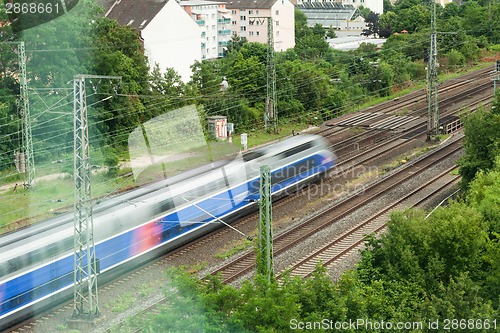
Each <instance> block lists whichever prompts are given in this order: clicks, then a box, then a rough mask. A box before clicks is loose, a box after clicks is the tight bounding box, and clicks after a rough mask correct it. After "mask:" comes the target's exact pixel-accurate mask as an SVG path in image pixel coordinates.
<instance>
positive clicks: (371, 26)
mask: <svg viewBox="0 0 500 333" xmlns="http://www.w3.org/2000/svg"><path fill="white" fill-rule="evenodd" d="M365 22H366V29H363V32H362V33H361V35H363V36H367V37H369V36H371V35H374V36H375V37H378V35H379V33H380V23H379V15H378V14H376V13H374V12H372V11H370V13H369V14H368V15H367V16H366V17H365Z"/></svg>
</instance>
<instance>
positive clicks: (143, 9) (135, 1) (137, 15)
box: [105, 0, 175, 30]
mask: <svg viewBox="0 0 500 333" xmlns="http://www.w3.org/2000/svg"><path fill="white" fill-rule="evenodd" d="M168 1H169V0H116V1H115V2H114V3H113V4H112V5H111V7H110V8H109V9H108V10H107V12H106V15H105V16H106V17H109V18H112V19H115V20H117V21H118V23H119V24H121V25H128V26H131V27H132V28H135V29H137V30H142V29H144V28H145V27H146V26H147V25H148V24H149V23H150V22H151V20H152V19H153V18H154V17H155V16H156V15H157V14H158V13H159V12H160V10H161V9H162V8H163V7H164V6H165V5H166V3H167V2H168ZM170 1H175V0H170Z"/></svg>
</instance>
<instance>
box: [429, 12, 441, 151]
mask: <svg viewBox="0 0 500 333" xmlns="http://www.w3.org/2000/svg"><path fill="white" fill-rule="evenodd" d="M436 35H437V32H436V3H435V2H433V3H432V16H431V48H430V51H429V61H428V63H427V116H428V121H427V141H430V140H432V139H434V138H435V137H436V136H437V135H438V132H439V105H438V71H437V66H438V64H437V41H436V40H437V38H436Z"/></svg>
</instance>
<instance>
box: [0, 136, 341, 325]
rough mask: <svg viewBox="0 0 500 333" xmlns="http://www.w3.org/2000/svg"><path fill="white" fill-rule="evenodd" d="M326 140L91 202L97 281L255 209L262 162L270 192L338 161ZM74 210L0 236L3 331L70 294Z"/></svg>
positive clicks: (296, 141)
mask: <svg viewBox="0 0 500 333" xmlns="http://www.w3.org/2000/svg"><path fill="white" fill-rule="evenodd" d="M335 161H336V157H335V155H334V154H333V152H331V151H330V150H329V149H328V146H327V144H326V142H325V140H324V139H323V138H322V137H320V136H315V135H298V136H294V137H291V138H289V139H286V140H283V141H280V142H277V143H274V144H271V145H268V146H266V147H264V148H261V149H257V150H254V151H252V152H250V153H248V154H244V155H241V156H239V157H238V158H236V159H235V160H233V161H231V162H219V163H218V164H217V165H212V166H209V167H208V166H207V167H203V168H198V169H195V170H192V171H190V172H186V173H183V174H181V175H178V176H175V177H172V178H170V179H168V180H164V181H161V182H159V183H156V184H155V185H151V186H149V187H144V188H140V189H138V190H135V191H131V192H130V193H126V194H123V195H120V196H116V197H114V198H110V199H108V200H106V201H104V202H102V203H99V204H96V205H95V206H94V240H95V253H96V258H97V260H98V263H99V276H98V278H99V281H101V282H102V281H103V280H107V279H110V278H113V277H116V276H118V275H120V274H123V272H125V271H126V270H129V269H130V268H132V267H135V266H137V265H138V264H140V263H143V262H145V261H147V260H149V259H151V258H153V257H155V256H158V255H160V254H162V253H165V252H167V251H169V250H172V249H174V248H176V247H178V246H180V245H182V244H185V243H187V242H189V241H191V240H193V239H195V238H197V237H200V236H201V235H203V234H206V233H207V232H209V231H211V230H214V229H215V228H218V227H220V226H222V224H221V223H219V222H218V219H221V220H223V221H225V222H230V221H232V220H234V219H235V218H237V217H238V216H240V215H242V214H244V213H247V212H248V211H249V210H251V209H256V204H255V201H257V200H258V199H259V172H260V171H259V169H260V166H261V165H264V164H267V165H270V167H271V184H272V193H273V196H274V197H276V196H281V195H286V194H287V192H288V191H293V190H294V189H296V188H297V186H301V185H302V184H304V183H308V182H311V181H312V180H313V179H315V178H317V177H318V176H319V175H321V174H323V173H325V172H326V171H328V170H329V169H330V168H332V167H333V166H334V165H335ZM73 260H74V259H73V215H72V214H67V215H64V216H60V217H58V218H54V219H52V220H49V221H46V222H44V223H41V224H37V225H35V226H33V227H31V228H27V229H25V230H21V231H19V232H16V233H12V234H8V235H6V236H3V237H1V238H0V331H1V330H2V329H4V328H7V327H9V326H11V325H13V324H15V323H17V322H19V321H21V320H24V319H26V318H28V317H30V316H32V315H33V314H34V313H37V312H40V311H43V310H44V309H45V308H47V307H48V306H50V305H52V304H55V303H57V302H61V301H63V300H65V299H68V298H70V297H71V295H72V294H73V288H72V286H73Z"/></svg>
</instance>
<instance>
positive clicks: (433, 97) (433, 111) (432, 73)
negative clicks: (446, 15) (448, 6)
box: [427, 2, 457, 141]
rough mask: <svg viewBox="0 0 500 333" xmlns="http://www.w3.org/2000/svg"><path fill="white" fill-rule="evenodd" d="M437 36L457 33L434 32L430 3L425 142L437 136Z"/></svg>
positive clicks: (434, 6) (433, 17)
mask: <svg viewBox="0 0 500 333" xmlns="http://www.w3.org/2000/svg"><path fill="white" fill-rule="evenodd" d="M437 34H443V35H445V34H448V35H456V34H457V33H456V32H437V31H436V3H435V2H432V15H431V48H430V51H429V61H428V63H427V117H428V121H427V141H430V140H434V139H436V138H437V136H438V134H439V102H438V90H439V89H438V84H439V81H438V66H439V64H438V62H437Z"/></svg>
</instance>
